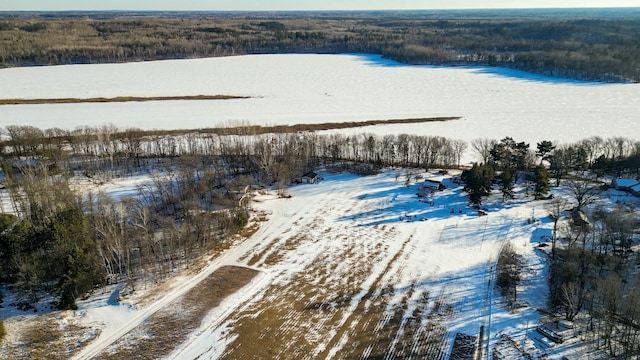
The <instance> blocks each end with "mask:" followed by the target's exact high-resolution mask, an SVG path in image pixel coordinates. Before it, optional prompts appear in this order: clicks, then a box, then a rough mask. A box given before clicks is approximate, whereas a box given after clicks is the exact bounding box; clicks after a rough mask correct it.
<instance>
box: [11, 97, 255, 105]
mask: <svg viewBox="0 0 640 360" xmlns="http://www.w3.org/2000/svg"><path fill="white" fill-rule="evenodd" d="M248 98H249V97H247V96H232V95H187V96H117V97H111V98H106V97H94V98H52V99H0V105H40V104H80V103H119V102H133V101H135V102H145V101H176V100H233V99H248Z"/></svg>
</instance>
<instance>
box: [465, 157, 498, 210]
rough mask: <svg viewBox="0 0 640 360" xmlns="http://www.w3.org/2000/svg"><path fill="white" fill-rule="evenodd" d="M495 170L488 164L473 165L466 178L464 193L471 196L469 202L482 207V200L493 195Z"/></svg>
mask: <svg viewBox="0 0 640 360" xmlns="http://www.w3.org/2000/svg"><path fill="white" fill-rule="evenodd" d="M493 178H494V170H493V167H491V166H490V165H487V164H481V165H478V164H473V167H472V168H471V170H469V173H468V174H467V176H466V179H465V181H466V185H465V187H464V191H466V192H467V194H469V202H470V203H472V204H473V205H475V206H480V204H481V203H482V198H483V197H485V196H488V195H489V194H491V188H492V185H493Z"/></svg>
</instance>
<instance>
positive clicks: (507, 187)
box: [500, 169, 515, 201]
mask: <svg viewBox="0 0 640 360" xmlns="http://www.w3.org/2000/svg"><path fill="white" fill-rule="evenodd" d="M513 187H514V184H513V177H512V176H511V171H509V169H505V170H504V171H503V172H502V175H500V192H501V193H502V200H503V201H507V200H509V199H513V198H514V197H515V194H514V193H513Z"/></svg>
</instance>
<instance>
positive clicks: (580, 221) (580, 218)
mask: <svg viewBox="0 0 640 360" xmlns="http://www.w3.org/2000/svg"><path fill="white" fill-rule="evenodd" d="M571 221H572V222H573V226H578V227H583V226H588V225H589V219H588V218H587V215H586V214H585V213H584V212H582V210H574V211H573V212H572V213H571Z"/></svg>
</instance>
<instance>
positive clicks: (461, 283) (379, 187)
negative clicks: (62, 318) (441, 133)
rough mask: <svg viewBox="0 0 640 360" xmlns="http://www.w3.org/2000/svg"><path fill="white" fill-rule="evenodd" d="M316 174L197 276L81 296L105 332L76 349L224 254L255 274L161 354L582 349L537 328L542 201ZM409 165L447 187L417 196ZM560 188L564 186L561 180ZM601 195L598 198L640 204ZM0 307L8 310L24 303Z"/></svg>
mask: <svg viewBox="0 0 640 360" xmlns="http://www.w3.org/2000/svg"><path fill="white" fill-rule="evenodd" d="M322 175H323V176H324V179H323V180H322V181H320V182H319V183H318V184H312V185H298V186H295V187H292V188H290V189H289V192H290V194H291V195H292V197H291V198H288V199H281V198H277V197H276V196H275V194H262V195H258V196H257V197H256V198H255V201H254V202H253V203H252V204H251V206H252V207H253V208H254V209H255V210H256V211H260V212H262V213H268V214H270V215H269V220H268V221H267V222H263V223H261V227H260V229H259V231H258V232H257V233H256V234H254V235H253V236H252V237H251V238H249V239H248V240H246V241H244V242H241V243H238V244H237V245H236V246H234V247H232V248H231V249H229V250H227V251H225V252H224V253H223V254H222V255H221V256H220V257H218V258H216V259H214V260H212V261H210V262H209V263H208V264H207V265H206V266H205V267H204V268H203V269H202V271H200V272H199V273H197V274H183V275H180V276H178V277H176V278H174V279H172V280H171V281H170V282H168V283H165V284H163V285H162V288H161V289H156V290H155V291H154V292H153V295H151V294H150V293H148V292H147V291H145V290H144V289H142V288H139V291H138V292H137V293H136V294H135V296H133V297H131V296H130V297H125V298H124V299H123V300H122V301H121V302H118V301H117V299H118V297H119V293H118V291H119V289H118V288H109V289H105V291H103V292H101V293H99V294H96V295H95V296H93V297H91V298H90V299H88V300H84V301H81V302H80V303H79V305H80V309H79V310H78V311H76V312H74V313H73V314H72V315H70V316H71V319H70V321H79V322H80V324H81V325H83V326H86V328H87V329H95V328H96V327H99V328H100V329H101V333H100V334H99V336H98V337H97V338H96V339H95V340H94V341H93V342H91V343H90V344H89V345H88V346H87V347H86V348H85V349H83V351H82V352H80V353H79V354H77V355H76V356H75V358H76V359H86V358H89V357H91V356H95V355H97V354H99V353H100V352H101V351H103V349H105V348H107V347H108V346H109V345H110V344H112V343H114V342H115V341H117V340H118V339H119V338H120V337H122V336H124V335H125V334H127V333H129V332H131V331H132V330H134V329H135V328H136V327H137V326H139V325H140V324H142V323H144V322H145V321H146V320H147V319H149V317H150V316H152V315H153V314H154V313H155V312H156V311H160V310H162V309H163V308H165V307H167V306H168V305H169V304H170V303H171V302H172V301H174V300H175V299H177V298H178V297H180V296H182V295H183V294H185V293H186V292H187V291H189V290H190V289H192V288H193V287H194V286H196V285H197V284H198V283H199V282H200V281H202V280H203V279H205V278H207V277H208V276H209V275H210V274H212V273H213V272H214V271H215V270H217V269H219V268H220V267H222V266H225V265H237V266H246V267H250V268H252V269H256V270H258V271H260V274H259V275H258V276H257V277H256V278H255V279H254V280H253V281H252V282H251V283H250V284H248V285H247V286H245V287H244V288H242V289H241V290H240V291H238V292H236V293H235V294H233V295H231V296H229V297H228V298H227V299H226V300H225V301H223V302H222V304H221V305H220V306H218V307H217V308H215V309H213V310H212V311H211V313H210V314H209V315H208V316H207V317H206V318H205V319H203V323H202V326H201V327H200V328H199V329H198V330H197V331H195V332H194V333H192V334H191V335H190V336H189V338H188V339H187V341H186V342H185V343H183V344H181V345H179V346H178V347H177V348H176V350H175V351H174V352H173V353H172V354H171V355H170V356H169V357H168V358H170V359H195V358H198V359H237V358H254V357H255V356H268V357H269V358H273V359H290V358H319V359H331V358H333V359H340V358H363V359H367V358H388V359H395V358H405V357H406V358H409V357H412V358H430V359H445V358H446V356H447V354H448V352H449V351H450V350H451V346H452V344H453V340H454V338H455V336H456V334H457V333H464V334H467V335H472V336H476V335H478V333H479V329H480V327H481V326H484V327H485V335H486V334H487V333H488V334H489V335H490V336H489V338H490V344H487V343H486V342H485V343H484V344H483V348H484V349H486V348H487V345H489V346H490V347H493V346H494V345H496V344H501V345H500V348H501V349H502V352H503V353H506V354H509V353H510V351H511V352H513V351H514V346H515V345H514V344H517V346H524V347H525V348H527V349H528V350H529V352H530V353H531V354H538V355H540V354H542V353H544V352H546V353H548V354H549V355H551V356H552V358H556V357H557V358H559V357H560V356H564V355H580V354H582V355H584V354H586V351H587V348H586V347H584V346H583V345H582V344H581V343H580V341H579V339H574V340H572V341H569V342H567V344H565V345H562V346H558V345H553V344H552V343H551V342H550V341H545V340H544V339H543V338H542V337H541V336H540V335H539V334H538V333H537V332H536V331H535V328H536V326H537V325H539V324H540V321H541V318H542V315H541V313H540V312H539V311H538V310H537V309H544V308H545V305H546V296H545V294H546V293H547V284H546V280H547V265H548V263H547V256H546V255H545V254H544V253H543V252H541V251H540V250H537V249H536V247H537V245H538V244H539V243H540V242H541V241H543V239H544V238H545V237H548V236H549V235H550V233H551V226H552V224H551V222H550V220H549V219H548V218H546V217H545V215H546V211H545V210H544V204H545V201H530V200H528V199H526V198H525V196H524V194H523V193H522V189H519V194H518V197H517V198H516V199H515V200H512V201H509V202H507V203H503V202H502V200H501V199H500V197H499V196H498V195H495V196H494V197H492V198H491V199H489V201H487V202H486V204H485V207H486V208H487V210H488V213H489V215H487V216H482V217H479V216H478V214H477V212H476V211H474V210H472V209H471V208H468V207H467V206H466V203H467V198H466V196H464V194H463V193H462V189H461V186H460V185H456V184H454V183H453V182H452V181H451V175H447V176H444V177H443V176H442V175H437V174H435V173H415V171H414V174H413V175H412V176H411V178H410V181H409V182H407V181H406V171H405V170H387V171H385V172H383V173H382V174H379V175H376V176H368V177H360V176H355V175H350V174H330V173H322ZM416 175H421V176H422V177H424V178H434V179H437V180H442V181H443V183H444V184H445V185H446V186H447V189H446V190H445V191H442V192H436V193H435V194H434V195H433V196H432V197H430V198H418V197H417V196H416V192H417V190H418V186H419V185H418V184H419V183H420V182H421V181H422V179H420V180H416ZM143 180H144V177H133V178H131V179H117V180H113V182H111V183H106V184H104V185H102V186H101V189H103V190H105V191H106V192H107V193H108V194H111V195H113V196H129V195H133V194H135V191H133V189H135V187H136V186H139V185H140V184H142V183H143ZM77 186H81V185H77ZM554 193H555V195H556V196H566V191H563V190H562V188H557V189H554ZM609 195H610V198H611V200H606V201H613V202H615V201H624V202H627V203H634V204H635V206H638V203H639V202H640V201H638V200H639V199H637V198H633V197H629V196H625V195H623V194H622V193H619V192H615V191H613V192H611V193H610V194H609ZM532 217H534V218H535V219H536V221H534V222H533V223H531V222H530V221H528V220H530V219H531V218H532ZM507 241H509V242H511V244H512V245H513V247H514V248H515V250H516V251H517V252H518V253H519V254H521V255H522V256H523V259H524V268H523V273H522V282H521V284H520V286H519V288H518V294H519V295H518V297H519V304H520V306H519V308H518V310H517V311H513V310H510V309H509V308H508V307H507V306H506V305H505V304H504V303H503V302H502V300H501V299H500V297H499V296H498V294H497V292H495V291H494V288H493V284H492V283H490V282H489V281H490V279H492V278H493V276H494V275H495V274H494V272H495V268H496V267H495V261H496V259H497V256H498V253H499V251H500V249H501V247H502V246H503V245H504V244H505V243H506V242H507ZM141 299H145V300H144V302H143V301H141ZM6 310H8V309H5V311H4V316H19V315H25V314H26V313H20V312H17V311H14V312H13V313H11V314H9V313H6ZM67 316H69V315H67ZM10 324H11V326H12V327H11V329H17V328H16V327H15V326H13V325H14V324H13V323H10ZM91 336H95V334H94V335H91ZM505 336H507V337H508V338H507V337H505ZM505 339H507V340H505ZM509 339H510V340H509Z"/></svg>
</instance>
